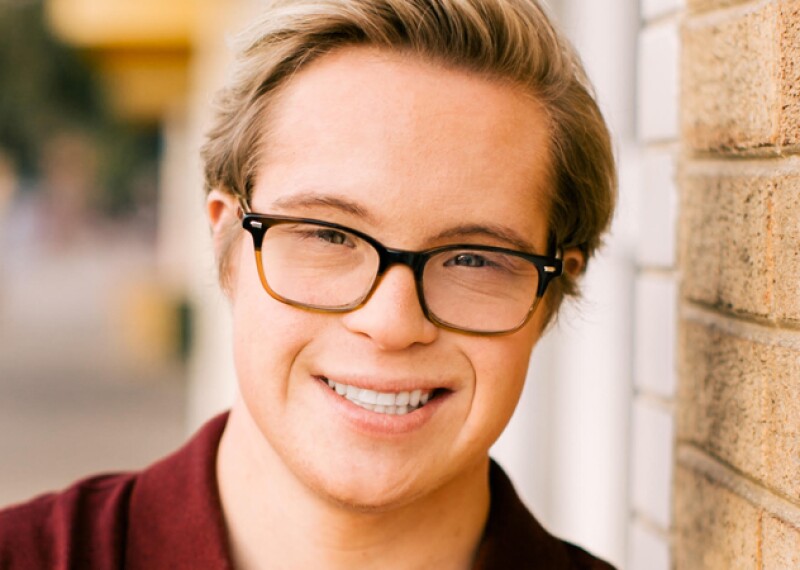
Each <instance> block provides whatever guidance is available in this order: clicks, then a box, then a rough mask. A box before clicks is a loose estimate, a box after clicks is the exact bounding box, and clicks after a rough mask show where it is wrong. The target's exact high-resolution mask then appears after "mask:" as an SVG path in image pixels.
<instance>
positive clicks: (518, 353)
mask: <svg viewBox="0 0 800 570" xmlns="http://www.w3.org/2000/svg"><path fill="white" fill-rule="evenodd" d="M526 331H528V329H523V330H522V331H520V332H519V333H517V334H515V335H512V336H509V337H495V338H490V339H479V340H484V341H487V342H483V343H481V345H480V346H479V347H475V348H474V350H473V351H472V355H473V358H472V363H473V366H474V367H475V378H476V380H475V394H474V397H473V402H472V413H471V414H470V415H471V420H474V421H475V423H476V424H480V425H476V426H475V428H476V429H480V430H481V431H484V432H485V433H486V434H487V435H489V436H490V437H491V438H493V439H492V442H493V441H494V439H496V438H497V437H499V436H500V433H501V432H502V431H503V429H504V428H505V426H506V424H507V423H508V421H509V420H510V419H511V416H512V414H513V413H514V410H515V408H516V406H517V402H518V401H519V398H520V394H521V393H522V388H523V386H524V384H525V377H526V373H527V370H528V362H529V360H530V355H531V351H532V350H533V346H534V344H535V342H536V340H537V338H538V332H527V333H526Z"/></svg>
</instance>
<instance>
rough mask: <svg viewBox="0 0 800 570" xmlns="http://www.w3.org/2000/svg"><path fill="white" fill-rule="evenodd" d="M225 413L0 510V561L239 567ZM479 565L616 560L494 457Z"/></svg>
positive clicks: (488, 569) (27, 566)
mask: <svg viewBox="0 0 800 570" xmlns="http://www.w3.org/2000/svg"><path fill="white" fill-rule="evenodd" d="M226 421H227V415H226V414H223V415H221V416H218V417H216V418H214V419H213V420H211V421H210V422H208V423H207V424H206V425H205V426H204V427H203V428H202V429H201V430H200V431H199V432H198V433H197V434H196V435H195V436H194V438H193V439H192V440H191V441H189V443H188V444H186V445H185V446H184V447H183V448H181V449H180V450H179V451H177V452H176V453H174V454H172V455H170V456H168V457H167V458H165V459H163V460H161V461H159V462H158V463H156V464H154V465H152V466H151V467H149V468H147V469H145V470H144V471H141V472H137V473H124V474H116V475H104V476H100V477H93V478H91V479H86V480H84V481H80V482H78V483H76V484H75V485H73V486H72V487H69V488H68V489H66V490H65V491H62V492H60V493H51V494H48V495H44V496H41V497H38V498H36V499H34V500H32V501H30V502H28V503H24V504H21V505H17V506H13V507H10V508H8V509H6V510H2V511H0V570H38V569H47V570H51V569H52V570H62V569H63V570H66V569H80V570H95V569H97V570H100V569H103V570H105V569H117V568H120V569H121V568H125V569H129V570H159V569H162V568H163V569H170V570H178V569H187V570H189V569H191V570H198V569H213V570H216V569H226V568H233V565H232V563H231V562H230V556H229V554H228V545H227V538H226V531H225V522H224V520H223V515H222V507H221V504H220V499H219V494H218V492H217V480H216V465H215V463H216V456H217V448H218V446H219V441H220V437H221V436H222V432H223V430H224V428H225V423H226ZM490 485H491V497H492V498H491V509H490V513H489V520H488V522H487V525H486V530H485V532H484V537H483V540H482V542H481V545H480V549H479V551H478V556H477V559H476V564H475V570H509V569H515V568H522V569H535V568H543V569H555V570H558V569H562V568H563V569H567V568H575V569H578V568H580V569H598V570H606V569H609V568H611V566H609V565H608V564H606V563H604V562H602V561H600V560H597V559H596V558H594V557H593V556H591V555H590V554H587V553H586V552H585V551H583V550H581V549H580V548H578V547H576V546H574V545H571V544H569V543H566V542H563V541H561V540H559V539H557V538H555V537H553V536H552V535H550V534H549V533H548V532H547V531H545V530H544V528H542V526H541V525H540V524H539V523H538V522H536V520H535V519H534V518H533V517H532V516H531V514H530V513H529V512H528V510H527V509H526V508H525V506H524V505H523V504H522V502H521V501H520V500H519V497H518V496H517V494H516V492H515V491H514V488H513V487H512V485H511V482H510V481H509V480H508V477H507V476H506V475H505V473H503V471H502V470H501V469H500V467H499V466H498V465H496V464H495V463H492V467H491V472H490Z"/></svg>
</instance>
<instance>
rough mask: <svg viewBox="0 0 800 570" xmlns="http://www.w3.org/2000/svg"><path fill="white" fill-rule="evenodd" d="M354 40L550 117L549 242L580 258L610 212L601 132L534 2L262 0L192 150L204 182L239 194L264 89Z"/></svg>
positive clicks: (254, 146)
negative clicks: (212, 115) (508, 95)
mask: <svg viewBox="0 0 800 570" xmlns="http://www.w3.org/2000/svg"><path fill="white" fill-rule="evenodd" d="M357 45H366V46H374V47H377V48H383V49H388V50H394V51H401V52H406V53H410V54H414V55H418V56H421V57H423V58H429V59H430V60H433V61H436V62H439V63H442V64H444V65H447V66H450V67H452V68H455V69H462V70H465V71H468V72H473V73H476V74H480V75H483V76H486V77H487V78H490V79H497V80H500V81H510V82H513V83H514V84H517V85H519V86H521V87H523V88H524V89H527V90H528V91H529V92H530V93H531V94H532V95H534V97H535V98H536V100H537V101H539V102H540V103H541V104H542V105H543V107H544V109H545V110H546V112H547V115H548V119H549V123H550V142H551V153H552V176H553V190H552V195H551V196H550V211H549V215H548V223H549V228H548V229H549V235H550V246H551V247H553V248H555V247H559V248H563V249H567V248H573V247H575V248H579V249H580V251H581V252H582V253H583V254H584V257H585V259H586V261H587V262H588V260H589V258H590V257H591V256H592V255H593V254H594V253H595V251H596V249H597V248H598V246H599V245H600V243H601V237H602V234H603V233H604V232H605V230H606V229H607V228H608V225H609V223H610V219H611V216H612V213H613V209H614V203H615V195H616V170H615V165H614V158H613V152H612V149H611V141H610V137H609V133H608V129H607V127H606V124H605V121H604V120H603V117H602V114H601V113H600V110H599V108H598V106H597V103H596V102H595V99H594V96H593V92H592V88H591V85H590V83H589V81H588V79H587V77H586V73H585V71H584V69H583V66H582V65H581V62H580V60H579V59H578V57H577V55H576V54H575V52H574V50H573V49H572V47H571V45H570V44H569V43H568V42H567V41H566V40H565V39H564V38H562V37H561V36H560V35H559V33H558V32H557V31H556V29H555V28H554V27H553V25H552V23H551V22H550V20H549V18H548V17H547V15H546V14H545V12H544V11H543V9H542V8H541V6H540V5H539V4H538V3H537V2H536V1H535V0H278V1H273V2H271V3H269V7H268V8H267V9H266V10H265V11H264V12H263V14H262V16H261V18H260V20H259V21H258V22H257V23H255V24H254V25H253V26H251V27H250V29H249V30H248V31H247V32H245V33H244V34H243V35H242V37H241V46H240V50H239V54H238V59H237V62H236V67H235V72H234V76H233V78H232V80H231V82H230V83H229V85H228V86H227V87H225V88H224V89H223V90H222V91H221V92H220V94H219V98H218V113H217V116H216V121H215V123H214V125H213V127H212V129H211V130H210V132H209V134H208V139H207V142H206V144H205V145H204V147H203V150H202V155H203V159H204V161H205V180H206V189H207V191H210V190H211V189H214V188H216V189H220V190H223V191H226V192H230V193H232V194H234V195H236V196H239V197H241V198H244V199H246V200H248V199H249V198H250V197H251V192H252V188H253V186H254V178H255V176H256V172H257V169H258V159H259V156H260V152H261V151H262V150H263V149H262V146H263V142H264V139H265V135H266V133H265V131H266V130H268V128H269V126H268V121H267V120H266V118H267V111H268V109H269V106H270V103H271V102H272V101H273V100H274V99H275V97H274V95H275V93H276V90H278V89H279V88H280V87H281V86H282V85H283V84H285V83H286V82H287V81H290V80H291V77H292V76H293V74H294V73H296V72H297V71H298V70H299V69H300V68H302V67H303V66H305V65H307V64H309V63H310V62H312V61H314V60H315V59H317V58H319V57H320V56H321V55H324V54H326V53H329V52H331V51H333V50H334V49H337V48H340V47H344V46H357ZM278 144H279V143H278ZM531 160H536V157H531ZM229 243H232V241H231V242H229ZM228 257H229V256H228V255H227V253H226V252H225V251H223V253H222V255H220V259H219V263H220V277H221V279H222V280H223V285H224V284H225V278H226V276H227V274H228V268H227V265H226V263H227V261H228ZM556 283H557V286H556V287H555V288H553V289H554V291H553V292H551V294H550V303H549V305H550V308H551V310H555V309H556V308H557V307H558V306H559V304H560V301H561V299H562V297H563V295H564V294H568V295H575V294H577V287H576V284H575V283H574V281H573V280H572V279H571V278H570V277H569V276H568V275H565V278H563V279H561V280H558V281H557V282H556Z"/></svg>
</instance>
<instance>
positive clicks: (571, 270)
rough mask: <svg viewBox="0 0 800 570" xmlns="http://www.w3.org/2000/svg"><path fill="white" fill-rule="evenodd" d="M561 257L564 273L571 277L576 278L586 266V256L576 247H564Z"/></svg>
mask: <svg viewBox="0 0 800 570" xmlns="http://www.w3.org/2000/svg"><path fill="white" fill-rule="evenodd" d="M561 259H562V263H563V264H564V273H566V274H567V275H569V276H570V277H571V278H573V279H577V278H578V276H580V274H581V273H583V270H584V268H585V267H586V258H585V257H584V256H583V252H582V251H581V250H580V249H578V248H577V247H571V248H569V249H565V250H564V251H563V252H562V256H561Z"/></svg>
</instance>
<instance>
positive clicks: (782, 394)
mask: <svg viewBox="0 0 800 570" xmlns="http://www.w3.org/2000/svg"><path fill="white" fill-rule="evenodd" d="M754 352H755V353H756V354H757V357H758V358H759V359H761V360H762V362H763V363H764V364H766V366H767V369H768V370H769V376H768V377H766V378H764V380H765V381H764V383H763V386H762V389H763V391H762V395H761V402H762V404H761V406H762V414H763V418H762V421H763V426H764V428H763V429H764V433H763V440H762V441H761V451H762V453H763V457H762V459H761V469H760V471H759V475H760V477H759V478H760V479H761V480H762V481H763V482H764V483H765V484H766V485H767V486H769V487H772V488H773V489H776V490H778V491H779V492H781V493H783V494H785V495H788V496H790V497H793V498H795V499H800V351H792V350H789V349H786V348H769V347H762V348H761V349H757V350H755V351H754ZM798 568H800V566H798Z"/></svg>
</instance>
